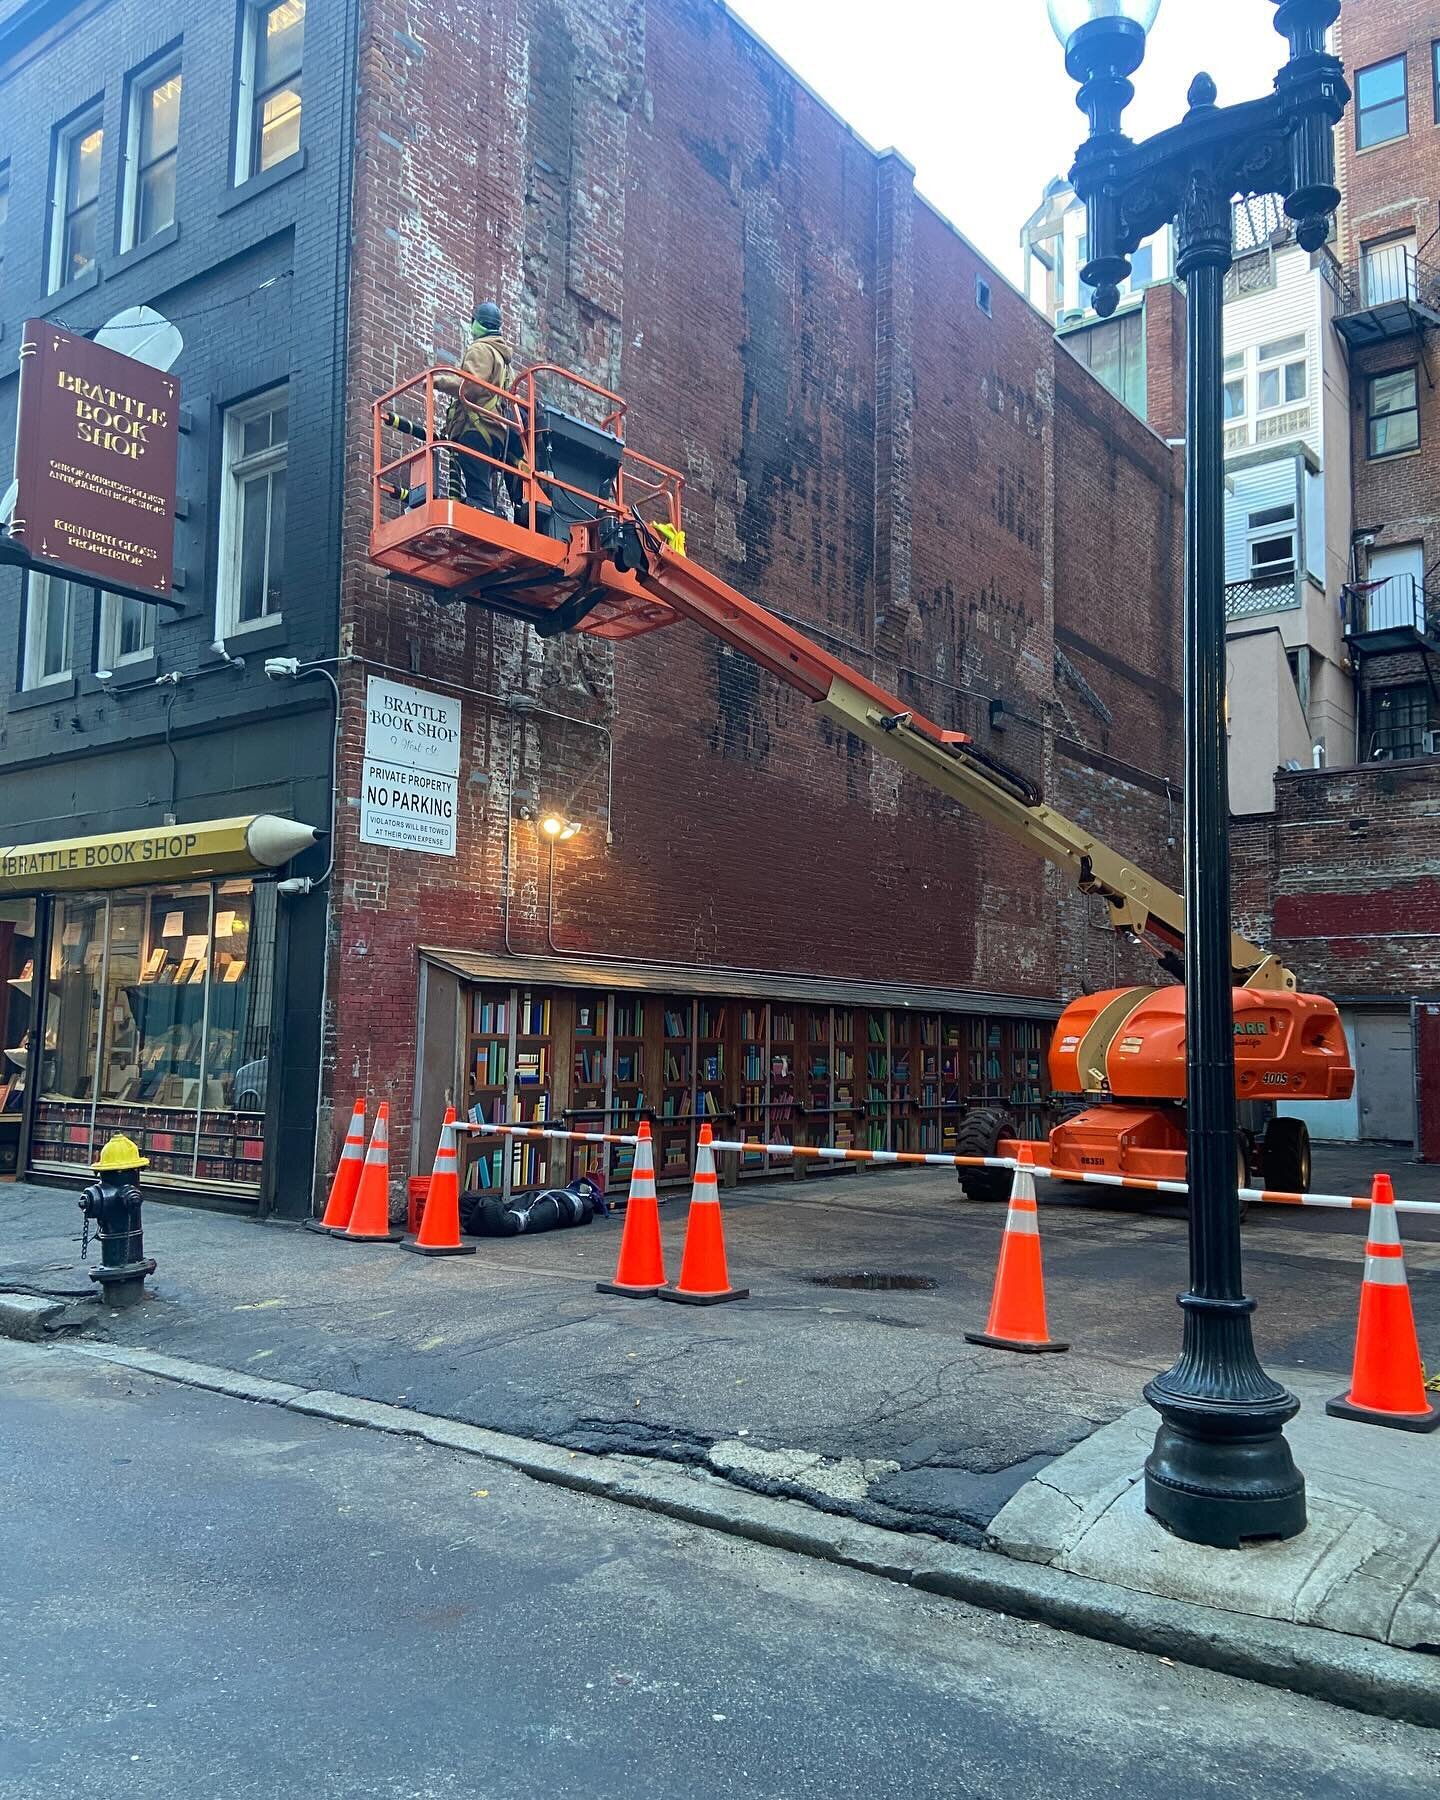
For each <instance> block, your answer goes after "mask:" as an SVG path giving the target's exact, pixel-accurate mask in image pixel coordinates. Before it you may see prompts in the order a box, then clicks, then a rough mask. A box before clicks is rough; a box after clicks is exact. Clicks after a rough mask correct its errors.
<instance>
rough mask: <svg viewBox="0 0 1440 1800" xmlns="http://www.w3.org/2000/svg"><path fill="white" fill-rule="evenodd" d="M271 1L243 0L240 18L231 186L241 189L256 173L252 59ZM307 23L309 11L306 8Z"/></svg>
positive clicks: (302, 62) (302, 74)
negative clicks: (233, 181) (232, 184)
mask: <svg viewBox="0 0 1440 1800" xmlns="http://www.w3.org/2000/svg"><path fill="white" fill-rule="evenodd" d="M274 5H275V0H245V5H244V8H243V12H242V18H241V36H240V71H239V80H238V81H237V83H236V87H235V186H236V187H243V186H244V185H245V183H246V182H247V181H249V180H250V179H251V177H252V176H254V175H256V174H258V173H260V171H259V170H257V169H256V167H255V59H256V51H257V49H258V47H259V42H260V26H261V22H262V21H263V19H264V18H265V15H266V14H267V13H268V12H270V11H271V10H272V8H273V7H274ZM306 23H307V24H308V23H309V9H308V7H307V9H306ZM304 78H305V57H304V53H303V51H302V53H301V57H300V79H301V80H302V82H303V80H304ZM300 129H301V132H302V133H303V132H304V129H305V101H304V95H303V92H302V95H301V101H300Z"/></svg>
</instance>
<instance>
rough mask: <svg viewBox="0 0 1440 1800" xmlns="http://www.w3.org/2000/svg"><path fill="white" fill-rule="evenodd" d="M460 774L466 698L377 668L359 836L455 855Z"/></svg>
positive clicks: (368, 698) (369, 694)
mask: <svg viewBox="0 0 1440 1800" xmlns="http://www.w3.org/2000/svg"><path fill="white" fill-rule="evenodd" d="M459 775H460V702H459V701H458V700H453V699H451V698H450V697H449V696H448V695H445V694H427V693H424V692H422V690H421V689H419V688H413V687H406V686H405V685H404V683H403V682H398V681H386V680H383V679H382V678H381V677H380V676H378V675H371V676H370V677H369V678H368V680H367V682H366V684H365V767H364V773H363V775H362V778H361V781H362V785H361V790H360V842H361V843H362V844H388V845H389V846H390V848H391V849H393V850H428V851H429V852H430V853H431V855H433V856H453V855H454V854H455V804H456V797H457V790H458V785H459Z"/></svg>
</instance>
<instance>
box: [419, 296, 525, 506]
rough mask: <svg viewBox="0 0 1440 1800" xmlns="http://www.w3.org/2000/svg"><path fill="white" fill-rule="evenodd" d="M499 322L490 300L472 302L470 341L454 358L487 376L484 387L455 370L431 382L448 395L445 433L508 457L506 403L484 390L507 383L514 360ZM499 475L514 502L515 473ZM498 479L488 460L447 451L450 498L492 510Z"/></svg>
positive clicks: (511, 457) (513, 451)
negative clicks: (473, 313) (462, 499)
mask: <svg viewBox="0 0 1440 1800" xmlns="http://www.w3.org/2000/svg"><path fill="white" fill-rule="evenodd" d="M500 323H501V321H500V308H499V307H498V306H497V305H496V304H495V302H494V301H493V300H486V301H483V302H482V303H481V304H480V305H479V306H477V307H476V308H475V317H474V319H473V321H472V323H471V326H470V342H469V344H467V345H466V348H465V355H464V357H463V358H462V359H461V363H460V367H461V369H462V370H463V371H464V372H465V374H467V375H473V376H475V377H476V379H477V380H478V381H484V382H488V383H489V387H471V386H470V385H469V384H468V383H466V382H463V381H461V379H460V377H459V376H458V375H437V376H436V377H435V386H436V388H437V390H438V391H439V392H441V393H444V394H450V395H452V396H453V398H452V399H451V402H450V408H449V411H448V412H447V413H446V415H445V423H444V425H443V427H442V431H443V434H444V436H445V437H447V438H449V439H450V440H451V442H452V443H456V444H459V445H461V446H462V447H463V448H465V449H469V450H476V451H478V452H479V453H480V454H481V455H483V456H494V457H498V458H500V459H502V460H503V461H505V462H514V461H516V460H517V451H518V441H519V440H518V434H517V433H516V432H515V431H514V430H513V428H512V416H511V414H510V409H509V408H508V407H507V406H506V403H505V402H504V401H503V400H502V399H501V398H500V396H499V395H498V394H495V393H491V391H490V389H491V388H508V387H509V386H510V380H511V376H512V373H513V365H514V361H515V352H514V350H513V349H512V348H511V347H510V345H509V344H508V343H507V342H506V340H505V339H504V338H503V337H502V336H501V335H500ZM502 408H503V409H504V410H503V411H502ZM457 464H458V468H457V466H456V465H457ZM504 480H505V485H506V488H507V489H508V491H509V493H510V496H511V500H512V502H513V503H514V504H515V505H518V504H519V489H520V482H519V479H518V478H517V477H510V476H506V477H504ZM500 482H501V471H500V470H499V469H497V468H494V467H492V466H491V465H490V464H489V463H484V462H479V461H477V460H476V458H475V457H473V456H454V455H452V456H451V458H450V497H451V499H452V500H459V499H461V498H462V497H463V498H464V499H465V500H466V501H467V502H468V503H469V504H470V505H471V506H478V507H480V508H481V509H482V510H483V511H485V512H493V513H498V512H499V511H500Z"/></svg>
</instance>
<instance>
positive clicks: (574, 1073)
mask: <svg viewBox="0 0 1440 1800" xmlns="http://www.w3.org/2000/svg"><path fill="white" fill-rule="evenodd" d="M572 1010H573V1018H574V1024H573V1027H572V1030H571V1040H570V1041H571V1060H570V1105H569V1108H568V1113H569V1117H570V1122H571V1124H572V1125H573V1127H574V1129H575V1130H577V1131H596V1132H600V1131H608V1130H609V1128H610V1127H609V1118H610V1001H609V996H608V995H605V994H596V995H594V996H593V997H592V996H590V995H580V996H578V997H577V998H576V1000H575V1004H574V1007H573V1009H572ZM607 1148H608V1146H606V1145H604V1144H572V1145H571V1146H570V1160H569V1171H570V1174H569V1179H570V1180H571V1181H574V1180H576V1179H577V1178H578V1177H579V1176H581V1175H599V1176H600V1178H601V1180H602V1181H603V1179H604V1173H605V1163H606V1156H605V1151H606V1149H607Z"/></svg>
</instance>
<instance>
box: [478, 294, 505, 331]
mask: <svg viewBox="0 0 1440 1800" xmlns="http://www.w3.org/2000/svg"><path fill="white" fill-rule="evenodd" d="M475 323H476V324H477V325H481V326H483V327H484V328H485V330H486V331H498V330H499V329H500V308H499V307H498V306H497V305H496V304H495V302H494V301H493V300H482V301H481V302H480V304H479V305H478V306H477V307H476V308H475Z"/></svg>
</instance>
